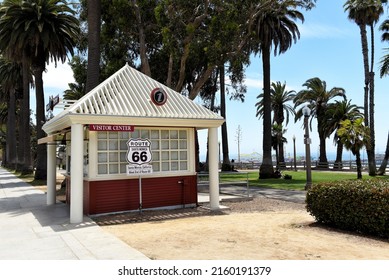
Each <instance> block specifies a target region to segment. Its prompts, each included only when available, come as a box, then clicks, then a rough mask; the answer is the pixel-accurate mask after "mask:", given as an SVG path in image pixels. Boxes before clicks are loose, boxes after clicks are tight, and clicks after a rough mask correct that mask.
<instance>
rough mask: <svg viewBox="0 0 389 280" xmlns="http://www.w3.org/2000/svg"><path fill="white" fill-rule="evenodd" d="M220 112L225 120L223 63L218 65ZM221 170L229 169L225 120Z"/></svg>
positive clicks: (225, 123) (224, 124)
mask: <svg viewBox="0 0 389 280" xmlns="http://www.w3.org/2000/svg"><path fill="white" fill-rule="evenodd" d="M219 72H220V114H221V116H222V117H223V118H224V119H225V120H226V115H227V114H226V91H225V84H224V64H223V65H221V66H220V71H219ZM222 149H223V164H222V171H231V162H230V155H229V151H228V133H227V121H225V122H224V123H223V124H222Z"/></svg>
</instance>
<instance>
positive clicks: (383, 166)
mask: <svg viewBox="0 0 389 280" xmlns="http://www.w3.org/2000/svg"><path fill="white" fill-rule="evenodd" d="M388 159H389V133H388V140H386V149H385V157H384V159H383V160H382V163H381V166H380V169H379V170H378V173H377V174H378V175H384V174H385V172H386V166H387V165H388Z"/></svg>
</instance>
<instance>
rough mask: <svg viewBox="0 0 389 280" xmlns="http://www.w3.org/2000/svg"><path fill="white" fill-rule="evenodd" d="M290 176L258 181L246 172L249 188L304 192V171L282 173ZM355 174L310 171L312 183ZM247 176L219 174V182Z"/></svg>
mask: <svg viewBox="0 0 389 280" xmlns="http://www.w3.org/2000/svg"><path fill="white" fill-rule="evenodd" d="M286 174H288V175H291V176H292V179H289V180H285V179H283V178H279V179H259V178H258V177H259V176H258V171H250V172H248V179H249V184H250V187H262V188H276V189H284V190H304V187H305V184H306V172H305V171H283V172H282V175H286ZM356 176H357V175H356V173H348V172H347V173H346V172H336V171H312V183H313V184H317V183H322V182H336V181H342V180H356ZM246 178H247V174H246V173H245V172H242V173H240V172H236V173H221V174H220V182H221V183H223V182H238V181H239V182H245V181H246ZM369 178H371V177H369V176H367V175H365V176H364V177H363V179H369ZM377 178H387V176H380V177H378V176H377Z"/></svg>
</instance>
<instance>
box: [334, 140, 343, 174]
mask: <svg viewBox="0 0 389 280" xmlns="http://www.w3.org/2000/svg"><path fill="white" fill-rule="evenodd" d="M336 144H337V146H336V159H335V163H334V169H339V170H341V169H342V168H343V163H342V154H343V143H342V141H340V140H338V141H337V143H336Z"/></svg>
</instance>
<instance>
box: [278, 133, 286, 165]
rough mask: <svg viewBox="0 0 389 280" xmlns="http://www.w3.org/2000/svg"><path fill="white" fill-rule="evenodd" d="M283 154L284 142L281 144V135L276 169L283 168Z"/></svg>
mask: <svg viewBox="0 0 389 280" xmlns="http://www.w3.org/2000/svg"><path fill="white" fill-rule="evenodd" d="M284 154H285V152H284V142H282V134H281V139H280V142H279V143H278V165H279V166H278V167H279V168H285V167H286V164H285V155H284Z"/></svg>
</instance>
